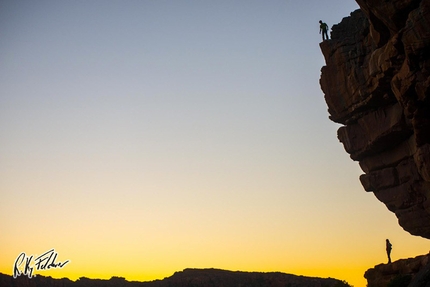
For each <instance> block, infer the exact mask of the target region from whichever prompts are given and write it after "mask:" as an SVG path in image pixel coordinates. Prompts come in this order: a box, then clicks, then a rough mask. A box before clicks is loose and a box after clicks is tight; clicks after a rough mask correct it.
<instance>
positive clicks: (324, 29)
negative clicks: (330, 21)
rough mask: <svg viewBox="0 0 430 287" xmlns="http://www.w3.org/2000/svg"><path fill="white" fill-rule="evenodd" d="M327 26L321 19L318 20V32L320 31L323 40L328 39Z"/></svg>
mask: <svg viewBox="0 0 430 287" xmlns="http://www.w3.org/2000/svg"><path fill="white" fill-rule="evenodd" d="M327 31H328V26H327V24H326V23H324V22H323V21H321V20H320V34H321V32H322V39H323V41H324V40H328V33H327Z"/></svg>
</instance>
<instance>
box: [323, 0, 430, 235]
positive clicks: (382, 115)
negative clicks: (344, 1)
mask: <svg viewBox="0 0 430 287" xmlns="http://www.w3.org/2000/svg"><path fill="white" fill-rule="evenodd" d="M357 3H358V4H359V6H360V8H361V9H360V10H357V11H355V12H353V13H351V15H350V17H347V18H344V19H343V20H342V22H341V23H340V24H338V25H335V26H333V27H332V32H331V39H330V40H328V41H324V42H322V43H321V44H320V47H321V50H322V52H323V54H324V57H325V61H326V66H324V67H323V68H322V74H321V79H320V85H321V88H322V90H323V92H324V94H325V100H326V103H327V105H328V112H329V114H330V116H329V117H330V119H331V120H332V121H334V122H336V123H340V124H342V125H343V126H342V127H340V128H339V130H338V138H339V140H340V142H341V143H342V144H343V146H344V148H345V150H346V151H347V152H348V153H349V154H350V156H351V158H352V159H353V160H355V161H358V162H359V164H360V167H361V168H362V170H363V171H364V174H363V175H361V177H360V181H361V183H362V185H363V187H364V189H365V190H366V191H369V192H373V193H374V194H375V196H376V198H377V199H379V200H380V201H382V202H383V203H384V204H385V205H386V206H387V208H388V209H389V210H390V211H392V212H393V213H395V215H396V216H397V218H398V221H399V224H400V225H401V226H402V227H403V228H404V229H405V230H406V231H408V232H409V233H411V234H413V235H418V236H422V237H425V238H430V1H428V0H393V1H372V0H357Z"/></svg>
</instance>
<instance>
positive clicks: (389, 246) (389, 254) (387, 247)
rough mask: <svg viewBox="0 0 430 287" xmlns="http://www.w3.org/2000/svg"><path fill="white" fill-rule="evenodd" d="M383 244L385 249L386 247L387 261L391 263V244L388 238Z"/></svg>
mask: <svg viewBox="0 0 430 287" xmlns="http://www.w3.org/2000/svg"><path fill="white" fill-rule="evenodd" d="M385 245H386V249H387V256H388V263H391V246H392V245H391V243H390V240H388V239H386V240H385Z"/></svg>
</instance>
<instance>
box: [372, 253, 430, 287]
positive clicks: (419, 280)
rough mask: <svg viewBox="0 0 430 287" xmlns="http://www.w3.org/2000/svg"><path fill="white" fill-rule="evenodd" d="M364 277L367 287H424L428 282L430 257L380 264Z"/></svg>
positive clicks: (429, 280) (429, 278)
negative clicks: (391, 286)
mask: <svg viewBox="0 0 430 287" xmlns="http://www.w3.org/2000/svg"><path fill="white" fill-rule="evenodd" d="M364 277H365V278H366V279H367V282H368V284H367V286H368V287H386V286H390V284H391V285H393V286H410V287H425V286H427V283H429V282H430V255H421V256H418V257H415V258H408V259H401V260H398V261H395V262H393V263H391V264H380V265H377V266H375V267H374V268H371V269H369V270H367V271H366V273H365V274H364ZM396 284H397V285H396Z"/></svg>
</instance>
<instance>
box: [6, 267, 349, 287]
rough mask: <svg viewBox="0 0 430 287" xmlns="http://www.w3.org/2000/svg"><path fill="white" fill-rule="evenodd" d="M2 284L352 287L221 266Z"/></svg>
mask: <svg viewBox="0 0 430 287" xmlns="http://www.w3.org/2000/svg"><path fill="white" fill-rule="evenodd" d="M0 286H1V287H243V286H247V287H285V286H289V287H342V286H349V285H348V284H346V283H345V282H343V281H340V280H337V279H333V278H316V277H305V276H297V275H291V274H285V273H280V272H269V273H261V272H239V271H236V272H233V271H227V270H219V269H185V270H184V271H181V272H176V273H175V274H173V275H172V276H171V277H167V278H164V279H163V280H155V281H151V282H136V281H132V282H129V281H126V280H125V279H124V278H120V277H112V278H111V279H110V280H101V279H88V278H80V279H78V280H76V281H71V280H69V279H53V278H51V277H44V276H40V275H37V276H36V277H33V278H31V279H29V278H28V277H24V276H21V277H17V278H16V279H14V278H13V277H12V276H9V275H5V274H1V273H0Z"/></svg>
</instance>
